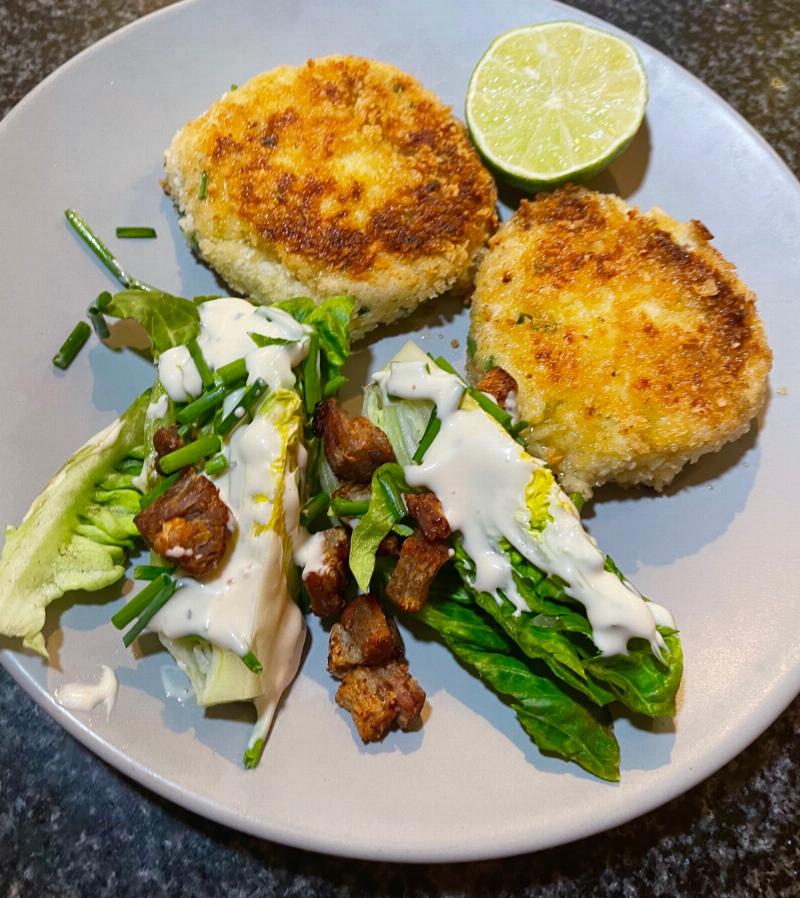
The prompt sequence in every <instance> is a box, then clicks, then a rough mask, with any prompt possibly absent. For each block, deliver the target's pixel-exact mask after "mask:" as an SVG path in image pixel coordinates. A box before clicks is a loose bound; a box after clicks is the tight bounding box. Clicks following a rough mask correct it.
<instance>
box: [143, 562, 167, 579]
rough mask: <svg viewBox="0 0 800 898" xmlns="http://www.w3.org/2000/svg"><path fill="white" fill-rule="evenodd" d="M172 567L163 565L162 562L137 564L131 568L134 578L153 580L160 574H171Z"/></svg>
mask: <svg viewBox="0 0 800 898" xmlns="http://www.w3.org/2000/svg"><path fill="white" fill-rule="evenodd" d="M174 570H175V568H174V566H173V567H165V566H164V565H163V564H137V565H136V567H135V568H134V569H133V577H134V579H135V580H155V579H157V578H158V577H160V576H161V575H162V574H171V573H172V572H173V571H174Z"/></svg>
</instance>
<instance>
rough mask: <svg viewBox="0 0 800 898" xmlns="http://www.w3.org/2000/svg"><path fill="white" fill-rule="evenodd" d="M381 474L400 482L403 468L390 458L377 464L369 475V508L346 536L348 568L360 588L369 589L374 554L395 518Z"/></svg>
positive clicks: (373, 566)
mask: <svg viewBox="0 0 800 898" xmlns="http://www.w3.org/2000/svg"><path fill="white" fill-rule="evenodd" d="M382 475H388V476H390V477H393V478H395V480H397V481H399V482H401V483H403V485H404V481H403V469H402V468H401V467H400V466H399V465H397V464H395V463H394V462H390V463H389V464H385V465H381V466H380V467H379V468H378V469H377V471H375V473H374V474H373V475H372V495H371V496H370V500H369V508H368V509H367V513H366V514H365V515H364V516H363V517H362V518H361V520H360V521H359V522H358V524H357V525H356V528H355V530H353V534H352V536H351V537H350V570H351V571H352V572H353V576H354V577H355V578H356V583H357V584H358V587H359V589H360V590H361V591H362V592H368V591H369V584H370V580H371V579H372V573H373V571H374V570H375V555H376V553H377V551H378V546H379V545H380V544H381V542H382V540H383V539H384V538H385V537H386V536H387V535H388V533H389V531H390V530H391V529H392V526H393V525H394V524H395V522H396V521H397V518H396V517H395V514H394V512H393V510H392V508H391V506H390V505H389V502H388V501H387V499H386V496H385V495H384V492H383V490H382V489H381V488H380V485H379V483H378V480H379V478H380V477H381V476H382Z"/></svg>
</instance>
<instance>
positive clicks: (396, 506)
mask: <svg viewBox="0 0 800 898" xmlns="http://www.w3.org/2000/svg"><path fill="white" fill-rule="evenodd" d="M378 486H379V487H380V488H381V492H382V493H383V495H384V498H385V499H386V504H387V505H388V506H389V510H390V511H391V512H392V516H393V517H394V519H395V521H399V520H400V518H404V517H405V516H406V515H407V514H408V507H407V506H406V500H405V499H404V498H403V494H402V493H401V492H400V490H399V489H398V488H397V485H396V484H395V482H394V480H393V479H392V478H391V477H387V476H386V475H382V474H379V475H378Z"/></svg>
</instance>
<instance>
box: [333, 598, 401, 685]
mask: <svg viewBox="0 0 800 898" xmlns="http://www.w3.org/2000/svg"><path fill="white" fill-rule="evenodd" d="M402 653H403V643H402V640H401V639H400V634H399V633H398V632H397V625H396V624H395V622H394V621H393V620H389V619H388V618H387V617H386V615H385V614H384V611H383V608H381V606H380V602H378V600H377V599H375V598H374V597H373V596H371V595H365V596H358V597H357V598H355V599H353V601H352V602H350V604H349V605H348V606H347V607H346V608H345V609H344V611H343V612H342V616H341V618H340V620H339V623H338V624H334V625H333V627H332V628H331V636H330V642H329V643H328V670H329V671H330V673H331V674H332V675H333V676H334V677H339V678H341V677H343V676H344V675H345V673H346V672H347V671H348V670H350V669H351V668H353V667H357V666H358V665H365V666H367V667H375V666H376V665H379V664H384V663H385V662H387V661H389V660H391V659H392V658H399V657H400V656H401V655H402Z"/></svg>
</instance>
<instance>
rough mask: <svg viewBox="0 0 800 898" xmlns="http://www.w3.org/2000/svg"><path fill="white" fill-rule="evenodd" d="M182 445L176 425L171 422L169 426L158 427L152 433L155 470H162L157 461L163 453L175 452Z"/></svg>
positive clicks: (160, 472) (161, 472)
mask: <svg viewBox="0 0 800 898" xmlns="http://www.w3.org/2000/svg"><path fill="white" fill-rule="evenodd" d="M181 446H183V440H182V439H181V437H180V434H179V433H178V425H177V424H172V425H170V426H169V427H159V428H158V430H157V431H156V432H155V433H154V434H153V449H155V453H156V470H157V471H158V473H159V474H163V473H164V472H163V471H162V470H161V465H160V464H159V462H160V461H161V459H162V458H163V457H164V456H165V455H169V453H170V452H175V450H176V449H180V448H181Z"/></svg>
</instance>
